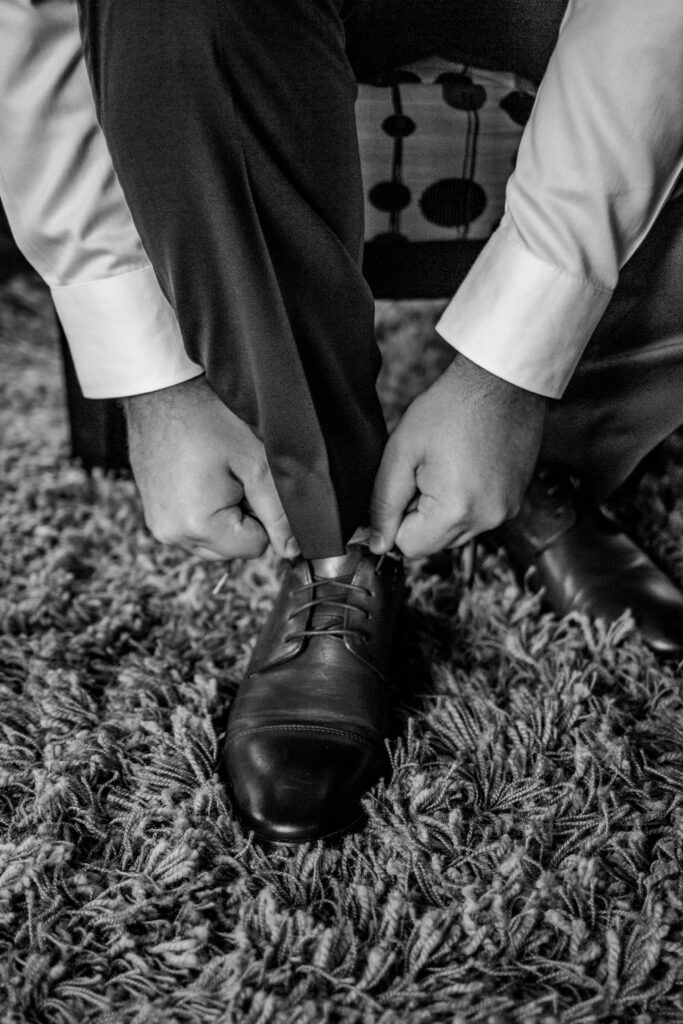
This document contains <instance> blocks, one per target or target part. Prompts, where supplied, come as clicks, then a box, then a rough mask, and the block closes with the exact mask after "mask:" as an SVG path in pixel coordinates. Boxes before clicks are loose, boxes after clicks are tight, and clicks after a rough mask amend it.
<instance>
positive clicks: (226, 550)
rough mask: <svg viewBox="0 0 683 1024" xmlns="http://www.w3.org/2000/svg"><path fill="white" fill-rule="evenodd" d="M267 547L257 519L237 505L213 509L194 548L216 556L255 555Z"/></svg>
mask: <svg viewBox="0 0 683 1024" xmlns="http://www.w3.org/2000/svg"><path fill="white" fill-rule="evenodd" d="M267 547H268V535H267V533H266V531H265V530H264V529H263V527H262V526H261V524H260V523H259V522H258V520H256V519H254V518H253V516H249V515H246V514H245V512H244V510H243V509H242V508H240V506H239V505H232V506H230V507H229V508H220V509H217V510H216V511H215V512H214V513H213V514H212V515H211V516H210V517H209V518H208V520H207V524H206V528H205V530H204V531H203V534H202V536H201V537H197V538H196V546H195V548H194V550H195V551H196V552H197V553H199V550H200V549H201V550H205V551H208V552H213V554H214V555H216V556H218V558H258V557H259V555H262V554H263V552H264V551H265V550H266V548H267Z"/></svg>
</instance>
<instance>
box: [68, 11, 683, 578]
mask: <svg viewBox="0 0 683 1024" xmlns="http://www.w3.org/2000/svg"><path fill="white" fill-rule="evenodd" d="M79 3H80V8H81V21H82V29H83V39H84V48H85V53H86V59H87V62H88V66H89V70H90V75H91V81H92V85H93V92H94V95H95V102H96V104H97V108H98V116H99V118H100V121H101V124H102V127H103V130H104V133H105V135H106V138H107V142H108V145H109V148H110V151H111V155H112V159H113V162H114V166H115V168H116V171H117V174H118V176H119V179H120V181H121V184H122V186H123V190H124V192H125V195H126V198H127V201H128V204H129V206H130V208H131V211H132V214H133V217H134V219H135V222H136V225H137V228H138V231H139V233H140V236H141V238H142V241H143V244H144V245H145V248H146V250H147V252H148V254H149V257H150V259H151V262H152V265H153V267H154V269H155V272H156V274H157V277H158V279H159V282H160V284H161V287H162V288H163V290H164V292H165V294H166V296H167V297H168V299H169V301H170V302H171V304H172V305H173V306H174V308H175V311H176V314H177V317H178V321H179V323H180V328H181V331H182V335H183V339H184V343H185V346H186V348H187V351H188V354H189V355H190V357H191V358H192V359H194V360H196V361H197V362H199V363H200V364H201V365H202V366H203V367H204V368H205V371H206V376H207V379H208V381H209V383H210V384H211V386H212V387H213V388H214V390H215V391H216V392H217V393H218V395H219V396H220V398H221V399H222V400H223V401H224V402H225V403H226V405H227V406H229V408H231V409H232V410H233V411H234V412H235V413H236V414H237V415H238V416H240V417H241V418H242V419H244V420H245V421H247V422H248V423H250V424H251V425H252V426H253V428H254V430H255V431H256V432H257V433H258V434H259V436H260V437H261V438H262V439H263V442H264V444H265V448H266V453H267V457H268V460H269V464H270V466H271V469H272V472H273V476H274V479H275V483H276V486H277V488H278V491H279V494H280V497H281V499H282V502H283V505H284V507H285V510H286V512H287V515H288V517H289V520H290V523H291V525H292V527H293V530H294V532H295V535H296V537H297V539H298V540H299V542H300V544H301V546H302V550H303V552H304V554H305V555H306V556H307V557H309V558H312V557H318V556H326V555H332V554H337V553H340V552H341V551H342V550H343V545H344V543H345V541H346V540H347V539H348V538H349V536H350V535H351V533H352V532H353V530H354V529H355V528H356V527H357V526H358V525H360V524H364V523H366V522H367V520H368V501H369V496H370V492H371V489H372V484H373V480H374V476H375V472H376V470H377V467H378V464H379V459H380V457H381V453H382V449H383V445H384V441H385V427H384V422H383V418H382V414H381V411H380V408H379V404H378V401H377V396H376V392H375V379H376V375H377V371H378V368H379V355H378V351H377V348H376V345H375V342H374V338H373V301H372V296H371V294H370V292H369V289H368V287H367V285H366V283H365V281H364V280H363V277H362V274H361V270H360V257H361V251H362V242H363V201H362V184H361V178H360V164H359V157H358V145H357V139H356V130H355V121H354V101H355V97H356V90H357V84H356V83H357V79H358V78H364V77H368V76H370V75H372V74H375V73H377V72H378V71H380V70H383V69H386V68H388V67H390V66H392V65H395V64H397V63H402V62H405V61H409V60H412V59H417V58H420V57H424V56H430V55H433V54H435V53H440V54H442V55H444V56H450V57H455V58H460V57H462V58H466V59H469V60H471V61H472V62H473V63H479V64H480V65H482V66H488V67H494V68H495V67H499V68H503V69H506V70H511V71H516V72H518V73H520V74H523V75H525V76H527V77H529V78H532V79H534V80H536V81H538V80H540V78H541V77H542V74H543V71H544V68H545V66H546V63H547V61H548V58H549V56H550V54H551V52H552V48H553V45H554V41H555V38H556V35H557V30H558V26H559V22H560V20H561V17H562V14H563V11H564V7H565V0H476V2H475V0H431V2H429V3H423V4H420V3H419V2H418V0H393V2H390V0H349V3H348V4H346V5H344V4H342V2H341V0H163V2H162V3H159V2H158V0H127V2H126V3H123V2H121V0H118V2H117V0H79ZM682 265H683V201H681V200H679V201H677V202H671V203H669V204H668V206H667V208H666V210H665V211H664V213H663V214H662V215H661V216H660V217H659V219H658V221H657V223H656V224H655V226H654V227H653V229H652V231H651V232H650V235H649V236H648V238H647V239H646V241H645V243H644V244H643V245H642V246H641V248H640V249H639V251H638V253H636V255H635V256H634V257H633V259H632V260H631V262H630V264H629V266H627V267H626V268H625V269H624V271H623V273H622V277H621V281H620V284H619V288H618V290H617V293H616V295H615V297H614V300H613V302H612V303H611V305H610V307H609V309H608V310H607V312H606V314H605V316H604V318H603V321H602V323H601V324H600V326H599V327H598V330H597V332H596V334H595V336H594V338H593V339H592V341H591V343H590V345H589V347H588V349H587V352H586V355H585V356H584V359H583V360H582V363H581V364H580V366H579V369H578V370H577V372H576V375H575V377H574V379H573V381H572V384H571V385H570V388H569V391H568V392H567V394H566V396H565V398H563V399H562V401H560V402H555V403H553V404H552V409H551V412H550V414H549V417H548V427H547V433H546V438H545V442H544V451H543V455H544V457H546V458H550V459H552V460H553V461H556V462H560V463H565V464H566V465H567V466H568V467H570V468H571V469H572V470H574V471H577V472H581V473H584V474H585V476H586V478H587V480H588V482H589V483H590V484H592V486H593V487H594V488H595V490H596V493H597V494H598V496H600V497H603V496H605V495H606V494H607V493H609V491H611V490H613V489H614V488H615V487H616V486H617V485H618V484H619V483H620V482H621V481H622V480H624V479H625V478H626V477H627V476H628V475H629V473H630V472H631V470H632V469H633V468H634V466H635V465H636V464H637V462H638V461H639V460H640V458H641V457H642V456H643V455H644V454H645V453H646V452H647V451H648V450H650V449H651V448H652V447H653V446H654V445H655V444H656V443H657V442H658V441H659V440H661V439H662V438H663V437H665V436H666V435H667V434H668V433H670V432H671V430H673V429H674V428H675V427H676V426H678V424H679V423H680V422H681V421H682V420H683V411H682V409H681V395H682V394H683V294H682V293H683V289H682V288H681V286H680V268H681V266H682Z"/></svg>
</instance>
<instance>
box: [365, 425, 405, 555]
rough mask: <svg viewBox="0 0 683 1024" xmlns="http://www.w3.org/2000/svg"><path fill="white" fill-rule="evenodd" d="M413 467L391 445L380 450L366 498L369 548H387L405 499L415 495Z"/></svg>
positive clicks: (380, 551)
mask: <svg viewBox="0 0 683 1024" xmlns="http://www.w3.org/2000/svg"><path fill="white" fill-rule="evenodd" d="M415 492H416V486H415V467H414V466H412V465H411V463H410V462H409V461H408V459H406V458H405V456H404V455H403V454H402V453H401V452H400V451H399V450H398V448H397V446H396V445H395V444H392V440H391V438H390V439H389V441H388V442H387V446H386V448H385V449H384V455H383V456H382V461H381V462H380V466H379V470H378V471H377V476H376V478H375V484H374V487H373V490H372V498H371V499H370V526H371V529H372V532H371V534H370V550H371V551H372V552H373V553H374V554H376V555H381V554H383V553H384V552H385V551H390V550H391V548H392V547H393V546H394V544H395V542H396V534H397V533H398V530H399V527H400V525H401V520H402V519H403V515H404V513H405V510H406V508H407V506H408V504H409V502H410V501H411V500H412V499H413V498H414V497H415Z"/></svg>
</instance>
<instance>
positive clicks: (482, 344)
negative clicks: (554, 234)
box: [436, 215, 612, 398]
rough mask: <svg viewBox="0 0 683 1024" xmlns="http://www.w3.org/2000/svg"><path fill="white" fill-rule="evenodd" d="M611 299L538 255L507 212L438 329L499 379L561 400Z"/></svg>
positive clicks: (602, 290)
mask: <svg viewBox="0 0 683 1024" xmlns="http://www.w3.org/2000/svg"><path fill="white" fill-rule="evenodd" d="M611 297H612V292H611V290H609V289H607V288H602V287H600V286H598V285H596V284H595V283H593V282H589V281H586V280H582V279H581V278H579V277H573V276H572V275H570V274H568V273H567V272H566V271H565V270H563V269H561V268H560V267H556V266H553V265H552V264H550V263H548V262H546V261H544V260H541V259H539V257H538V256H536V255H534V253H532V252H531V251H530V250H529V249H528V248H527V247H526V246H525V245H524V244H523V243H522V242H521V240H518V239H517V238H515V228H514V225H513V224H512V222H511V218H510V217H509V215H506V217H504V218H503V221H502V222H501V226H500V227H499V228H498V230H497V231H496V232H495V233H494V234H493V235H492V236H491V238H490V239H489V241H488V242H487V244H486V246H485V248H484V249H483V250H482V252H481V253H480V255H479V257H478V259H477V260H476V262H475V263H474V265H473V267H472V269H471V270H470V272H469V274H468V275H467V277H466V278H465V280H464V281H463V283H462V285H461V286H460V288H459V289H458V291H457V292H456V294H455V297H454V298H453V300H452V301H451V302H450V303H449V305H448V306H447V307H446V310H445V312H444V314H443V316H442V317H441V319H440V320H439V322H438V324H437V325H436V329H437V331H438V332H439V334H440V335H441V336H442V337H443V338H444V339H445V341H447V342H448V344H449V345H452V346H453V348H454V349H456V350H457V351H458V352H461V353H462V354H463V355H464V356H466V357H467V358H468V359H471V360H472V362H474V363H477V364H478V365H479V366H481V367H483V369H485V370H488V371H489V373H493V374H495V376H496V377H502V378H503V380H507V381H509V382H510V383H511V384H516V385H517V386H518V387H520V388H525V389H526V390H527V391H534V392H536V393H537V394H540V395H546V396H547V397H548V398H560V397H561V396H562V393H563V392H564V390H565V388H566V386H567V384H568V383H569V380H570V379H571V376H572V374H573V373H574V370H575V369H576V365H577V363H578V361H579V359H580V358H581V354H582V353H583V350H584V348H585V347H586V345H587V343H588V341H589V339H590V337H591V335H592V333H593V331H594V330H595V328H596V326H597V324H598V321H599V320H600V318H601V316H602V314H603V312H604V310H605V308H606V307H607V304H608V303H609V301H610V298H611Z"/></svg>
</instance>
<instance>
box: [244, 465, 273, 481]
mask: <svg viewBox="0 0 683 1024" xmlns="http://www.w3.org/2000/svg"><path fill="white" fill-rule="evenodd" d="M245 475H246V477H247V480H248V481H249V483H251V484H253V485H255V486H256V487H258V486H259V485H261V484H264V483H265V482H266V480H268V478H269V477H270V466H269V465H268V463H267V462H266V461H265V459H254V460H253V461H251V462H250V463H249V466H248V467H247V470H246V474H245Z"/></svg>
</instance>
